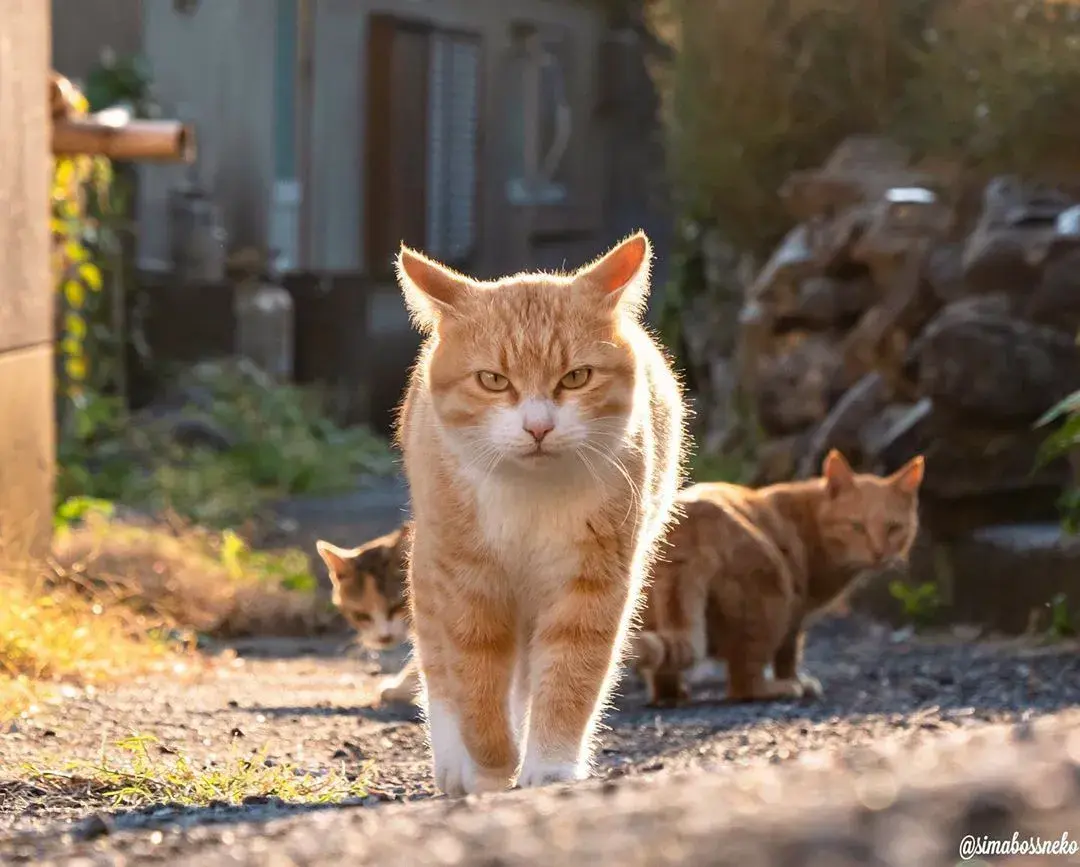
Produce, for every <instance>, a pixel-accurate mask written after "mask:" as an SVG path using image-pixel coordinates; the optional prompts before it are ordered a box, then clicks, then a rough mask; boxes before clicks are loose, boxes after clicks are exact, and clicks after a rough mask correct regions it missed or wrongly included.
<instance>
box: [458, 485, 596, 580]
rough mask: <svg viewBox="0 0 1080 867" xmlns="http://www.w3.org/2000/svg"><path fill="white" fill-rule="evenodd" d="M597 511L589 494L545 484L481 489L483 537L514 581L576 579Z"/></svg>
mask: <svg viewBox="0 0 1080 867" xmlns="http://www.w3.org/2000/svg"><path fill="white" fill-rule="evenodd" d="M530 481H531V480H530ZM595 508H596V501H595V495H594V494H593V493H592V492H591V491H590V490H588V489H584V490H578V491H567V490H565V489H564V488H562V487H559V486H555V485H546V484H544V483H543V481H542V480H536V481H533V482H532V483H529V484H520V483H519V484H514V483H513V482H510V483H506V482H504V481H503V480H501V479H499V480H489V481H488V482H486V483H484V484H483V485H481V486H480V487H479V488H478V490H477V509H478V513H479V514H478V517H479V526H480V532H481V534H482V536H483V539H484V542H485V543H486V545H487V546H488V548H489V550H490V551H491V554H492V556H493V557H494V559H496V560H497V561H498V562H499V564H500V565H501V566H502V567H503V569H504V570H505V571H506V573H507V575H508V577H510V578H511V579H512V580H521V581H523V582H530V583H534V584H535V583H537V582H543V583H548V582H559V581H565V580H568V579H570V578H573V577H575V576H576V574H577V571H578V569H579V568H580V565H581V558H580V554H579V543H580V540H581V539H582V537H583V535H584V530H585V522H586V521H587V520H588V518H589V515H590V513H591V512H592V511H593V510H594V509H595Z"/></svg>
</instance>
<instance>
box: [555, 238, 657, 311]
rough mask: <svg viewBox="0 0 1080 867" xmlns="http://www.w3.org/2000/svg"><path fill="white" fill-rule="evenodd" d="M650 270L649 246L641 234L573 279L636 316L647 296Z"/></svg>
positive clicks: (614, 248) (643, 306)
mask: <svg viewBox="0 0 1080 867" xmlns="http://www.w3.org/2000/svg"><path fill="white" fill-rule="evenodd" d="M651 267H652V245H651V244H650V243H649V239H648V238H647V237H646V236H645V233H644V232H637V233H635V234H633V235H631V236H630V237H629V238H627V239H626V240H625V241H621V242H620V243H618V244H616V245H615V246H614V247H612V248H611V249H610V250H609V251H608V252H607V253H605V254H604V255H603V256H601V257H600V258H599V259H597V260H596V261H595V262H593V263H592V264H589V265H586V266H585V267H584V268H582V269H581V270H579V271H578V272H577V274H575V275H574V276H575V278H576V279H578V280H581V281H583V282H584V284H585V285H587V286H588V287H589V288H590V290H591V291H593V292H599V293H600V295H601V297H602V298H603V299H605V300H608V301H610V302H613V303H614V304H617V305H618V306H619V307H621V308H623V309H624V310H626V311H628V312H629V313H631V314H633V315H634V316H640V315H641V314H642V313H643V312H644V310H645V301H646V299H647V298H648V295H649V269H650V268H651Z"/></svg>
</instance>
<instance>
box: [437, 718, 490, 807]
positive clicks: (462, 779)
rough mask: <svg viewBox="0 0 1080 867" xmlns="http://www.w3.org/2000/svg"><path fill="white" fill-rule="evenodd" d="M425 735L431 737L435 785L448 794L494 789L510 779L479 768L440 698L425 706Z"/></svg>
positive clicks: (468, 793) (458, 727)
mask: <svg viewBox="0 0 1080 867" xmlns="http://www.w3.org/2000/svg"><path fill="white" fill-rule="evenodd" d="M427 720H428V737H429V738H430V740H431V754H432V763H433V764H434V766H435V785H436V786H438V787H439V791H440V792H442V793H443V794H445V795H448V796H449V797H451V798H458V797H461V796H462V795H472V794H478V793H481V792H497V791H500V790H502V789H505V788H506V787H507V786H508V785H509V782H510V779H509V775H508V774H506V775H502V774H500V775H492V774H487V773H484V772H483V771H481V770H480V769H479V768H477V766H476V762H474V761H473V759H472V756H470V755H469V751H468V749H466V747H465V741H464V740H462V737H461V728H460V726H459V725H458V720H457V716H456V715H455V714H454V712H453V711H452V710H451V709H450V708H449V707H448V706H447V705H445V704H444V703H442V702H432V703H431V704H430V705H429V706H428V709H427Z"/></svg>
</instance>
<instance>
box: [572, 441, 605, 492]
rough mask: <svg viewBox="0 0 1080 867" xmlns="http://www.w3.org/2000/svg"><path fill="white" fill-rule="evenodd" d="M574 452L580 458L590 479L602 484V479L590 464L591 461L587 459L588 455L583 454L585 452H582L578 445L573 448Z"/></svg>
mask: <svg viewBox="0 0 1080 867" xmlns="http://www.w3.org/2000/svg"><path fill="white" fill-rule="evenodd" d="M574 454H575V455H576V456H577V457H578V458H579V459H580V460H581V463H582V464H584V466H585V470H586V472H588V474H589V475H590V476H591V477H592V480H593V481H594V482H596V484H597V485H601V486H602V485H603V479H601V478H600V474H599V473H598V472H597V471H596V468H595V467H594V466H593V465H592V461H590V460H589V459H588V457H586V456H585V453H584V451H582V449H581V447H580V446H579V447H578V448H576V449H574Z"/></svg>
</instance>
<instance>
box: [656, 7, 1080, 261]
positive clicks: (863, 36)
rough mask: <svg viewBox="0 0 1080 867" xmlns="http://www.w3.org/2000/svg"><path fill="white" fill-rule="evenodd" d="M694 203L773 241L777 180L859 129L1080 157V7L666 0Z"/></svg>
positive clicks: (751, 235) (928, 146) (662, 77)
mask: <svg viewBox="0 0 1080 867" xmlns="http://www.w3.org/2000/svg"><path fill="white" fill-rule="evenodd" d="M647 5H648V9H649V14H650V18H651V24H652V28H653V30H654V32H655V33H656V34H657V36H659V37H660V38H661V39H663V40H664V41H665V42H667V43H668V44H669V45H670V46H671V47H672V49H673V59H672V60H671V62H670V63H668V64H665V65H663V66H661V67H660V68H658V69H657V81H658V84H659V86H660V89H661V94H662V97H663V100H664V106H665V121H666V126H667V132H668V140H669V155H670V162H671V166H670V167H671V170H672V173H673V179H674V181H675V184H676V188H677V197H678V199H679V201H680V205H681V210H682V213H683V216H685V217H687V218H690V219H693V220H699V221H705V222H715V223H716V224H717V225H718V226H719V227H720V229H721V230H722V231H723V232H724V234H725V235H726V236H727V237H728V238H730V239H731V240H732V242H734V243H735V244H736V245H737V246H739V247H740V248H741V249H744V250H749V251H754V252H758V253H762V252H764V251H766V250H768V249H770V248H771V246H772V245H773V244H774V243H775V242H776V241H777V239H778V238H779V236H780V235H781V234H782V233H783V231H784V230H785V229H786V228H787V227H788V226H789V225H790V219H789V218H788V216H787V215H786V213H785V212H784V209H783V207H782V205H781V202H780V200H779V197H778V196H777V191H778V189H779V187H780V185H781V184H782V183H783V181H784V180H785V178H786V177H787V176H788V175H789V174H790V173H791V172H792V171H794V170H796V169H805V168H810V167H813V166H816V165H818V164H820V163H821V162H822V161H823V160H824V159H825V158H826V157H827V156H828V154H829V153H830V152H831V151H832V150H833V148H835V147H836V145H837V144H839V142H840V141H841V140H842V139H844V138H846V137H847V136H849V135H853V134H866V133H884V134H887V135H890V136H892V137H894V138H895V139H897V140H898V141H901V142H903V143H905V144H908V145H910V146H912V147H913V148H914V149H915V150H916V153H917V154H922V155H927V156H932V157H935V158H941V159H949V160H955V161H956V162H958V163H959V164H961V165H963V166H965V167H968V168H970V169H971V170H972V171H974V172H976V173H981V174H988V173H993V172H999V171H1008V172H1018V173H1022V174H1023V173H1039V172H1044V171H1045V172H1055V171H1059V170H1061V169H1066V168H1067V169H1069V170H1071V171H1075V165H1076V162H1077V160H1076V155H1075V148H1074V147H1073V145H1072V143H1073V142H1074V141H1075V140H1076V139H1077V138H1078V137H1080V86H1078V85H1080V9H1078V7H1077V6H1076V5H1075V4H1069V3H1062V2H1053V0H1028V2H1016V0H869V2H868V0H798V2H788V0H783V2H781V0H708V2H699V0H653V2H649V3H648V4H647Z"/></svg>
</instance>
